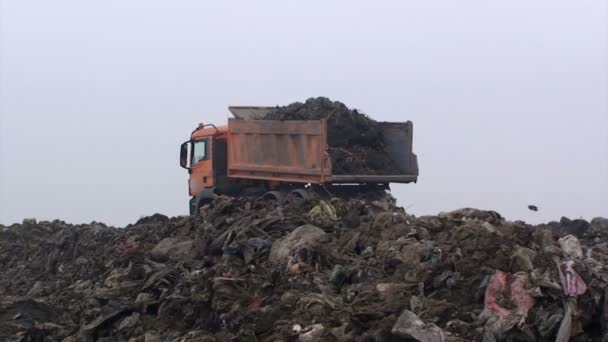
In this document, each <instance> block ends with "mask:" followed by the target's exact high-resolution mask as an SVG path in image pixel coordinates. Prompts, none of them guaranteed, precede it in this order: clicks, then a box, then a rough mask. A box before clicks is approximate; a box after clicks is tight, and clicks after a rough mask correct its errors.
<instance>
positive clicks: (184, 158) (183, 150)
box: [179, 141, 190, 169]
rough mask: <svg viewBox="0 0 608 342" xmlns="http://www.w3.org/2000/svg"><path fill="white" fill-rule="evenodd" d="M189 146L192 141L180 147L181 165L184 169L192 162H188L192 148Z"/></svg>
mask: <svg viewBox="0 0 608 342" xmlns="http://www.w3.org/2000/svg"><path fill="white" fill-rule="evenodd" d="M189 147H190V141H186V142H185V143H183V144H182V146H181V147H180V149H179V165H180V166H181V167H183V168H184V169H189V168H190V163H188V154H189V153H188V151H189V150H190V148H189Z"/></svg>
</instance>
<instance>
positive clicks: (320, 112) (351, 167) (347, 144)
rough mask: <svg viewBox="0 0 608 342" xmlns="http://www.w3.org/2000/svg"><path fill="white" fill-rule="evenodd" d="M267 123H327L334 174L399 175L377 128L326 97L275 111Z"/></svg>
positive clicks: (373, 121) (364, 118)
mask: <svg viewBox="0 0 608 342" xmlns="http://www.w3.org/2000/svg"><path fill="white" fill-rule="evenodd" d="M262 119H266V120H319V119H327V126H328V127H327V135H328V137H327V140H328V142H327V144H328V145H329V154H330V158H331V162H332V168H333V172H334V173H335V174H342V175H343V174H351V175H353V174H354V175H357V174H362V175H365V174H399V173H401V171H400V170H399V167H398V166H397V164H396V163H395V162H394V161H393V160H392V159H391V157H390V156H389V155H388V153H387V152H386V150H385V142H384V136H383V134H382V129H381V128H380V124H379V123H378V122H377V121H375V120H373V119H371V118H369V117H368V116H367V115H365V114H363V113H360V112H359V111H357V110H356V109H352V110H351V109H348V107H346V105H345V104H343V103H341V102H338V101H331V100H329V99H328V98H325V97H317V98H310V99H308V100H306V102H304V103H301V102H295V103H292V104H290V105H287V106H284V107H277V108H275V109H274V110H273V111H272V112H271V113H269V114H268V115H266V116H264V117H263V118H262Z"/></svg>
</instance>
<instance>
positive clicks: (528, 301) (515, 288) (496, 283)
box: [485, 270, 534, 320]
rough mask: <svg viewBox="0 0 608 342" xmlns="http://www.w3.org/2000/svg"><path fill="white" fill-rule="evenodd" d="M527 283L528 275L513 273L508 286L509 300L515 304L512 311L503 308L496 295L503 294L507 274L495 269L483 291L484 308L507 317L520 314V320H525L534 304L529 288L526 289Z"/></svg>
mask: <svg viewBox="0 0 608 342" xmlns="http://www.w3.org/2000/svg"><path fill="white" fill-rule="evenodd" d="M526 284H528V275H527V274H526V273H523V272H518V273H516V274H514V275H513V278H512V279H511V284H510V286H509V289H510V292H511V295H510V297H509V298H510V300H511V302H512V303H513V304H514V305H515V309H514V310H513V311H511V310H508V309H505V308H503V307H502V306H500V305H499V304H498V303H497V300H496V298H497V297H498V296H504V297H506V296H505V294H506V293H505V290H506V288H507V274H506V273H504V272H502V271H498V270H497V271H496V272H494V274H493V275H492V277H491V278H490V281H489V282H488V287H487V288H486V293H485V308H486V309H487V310H490V311H492V312H494V313H496V314H497V315H499V316H502V317H507V316H510V315H513V314H516V315H521V316H522V320H525V318H526V316H527V315H528V311H530V309H531V308H532V306H533V305H534V298H532V295H531V294H530V290H528V289H526Z"/></svg>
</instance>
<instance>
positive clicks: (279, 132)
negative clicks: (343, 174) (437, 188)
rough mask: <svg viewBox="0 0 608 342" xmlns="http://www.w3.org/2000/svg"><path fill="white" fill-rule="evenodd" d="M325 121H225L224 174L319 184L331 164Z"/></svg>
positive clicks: (328, 171) (327, 172) (328, 173)
mask: <svg viewBox="0 0 608 342" xmlns="http://www.w3.org/2000/svg"><path fill="white" fill-rule="evenodd" d="M326 151H327V124H326V122H325V120H306V121H295V120H293V121H292V120H290V121H278V120H238V119H229V121H228V176H229V177H236V178H250V179H266V180H276V181H287V182H300V183H302V182H305V183H323V182H326V181H328V180H329V177H330V172H331V167H330V165H329V158H328V156H327V153H326Z"/></svg>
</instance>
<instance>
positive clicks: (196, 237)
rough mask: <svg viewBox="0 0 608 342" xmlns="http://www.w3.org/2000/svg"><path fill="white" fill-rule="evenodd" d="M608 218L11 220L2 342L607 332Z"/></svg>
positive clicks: (347, 211) (270, 215) (243, 212)
mask: <svg viewBox="0 0 608 342" xmlns="http://www.w3.org/2000/svg"><path fill="white" fill-rule="evenodd" d="M607 237H608V220H606V219H602V218H597V219H594V220H593V221H592V222H591V223H587V222H584V221H579V220H576V222H575V221H570V220H567V219H563V220H562V221H561V222H559V223H558V222H554V223H551V224H547V225H539V226H530V225H527V224H525V223H523V222H509V221H505V220H504V219H503V218H502V217H501V216H500V215H499V214H498V213H496V212H492V211H481V210H476V209H462V210H457V211H453V212H449V213H442V214H439V215H437V216H423V217H414V216H412V215H409V214H407V213H406V212H405V211H404V210H403V209H402V208H398V207H396V206H395V205H394V200H393V199H392V198H391V197H390V196H388V195H385V196H382V195H380V194H375V196H368V197H367V198H364V197H359V198H351V199H349V200H344V199H336V198H334V199H324V200H320V199H309V200H303V199H296V198H290V199H287V200H285V201H284V202H281V203H279V202H276V201H267V200H259V199H255V198H229V197H219V198H217V199H216V200H215V201H214V202H213V203H212V204H211V205H209V206H206V207H204V208H203V209H202V212H201V215H200V216H197V217H177V218H167V217H165V216H162V215H154V216H151V217H146V218H143V219H141V220H139V221H138V222H137V223H136V224H134V225H130V226H127V227H125V228H124V229H116V228H113V227H108V226H106V225H104V224H101V223H92V224H87V225H70V224H66V223H64V222H61V221H53V222H35V221H31V220H29V221H25V222H24V223H23V224H15V225H12V226H8V227H4V226H0V274H1V275H2V276H1V277H0V340H2V341H60V340H64V341H133V342H135V341H145V342H150V341H481V340H484V341H554V340H559V341H567V340H568V339H570V340H572V341H592V340H595V341H605V340H606V337H608V330H607V326H608V324H607V323H608V297H607V294H606V291H607V290H606V288H607V287H606V284H607V282H608V242H606V241H607V240H606V238H607Z"/></svg>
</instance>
